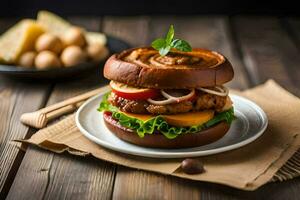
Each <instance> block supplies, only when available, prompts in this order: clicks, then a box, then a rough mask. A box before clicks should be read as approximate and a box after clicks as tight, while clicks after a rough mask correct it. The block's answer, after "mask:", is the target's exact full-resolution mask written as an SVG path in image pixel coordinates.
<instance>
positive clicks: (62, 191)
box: [7, 17, 115, 199]
mask: <svg viewBox="0 0 300 200" xmlns="http://www.w3.org/2000/svg"><path fill="white" fill-rule="evenodd" d="M70 21H71V22H73V23H74V24H76V25H80V26H83V27H86V28H87V29H89V30H91V31H99V30H100V28H101V21H100V19H99V18H92V19H90V18H78V17H73V18H70ZM103 84H104V79H103V77H102V69H101V68H100V67H99V68H98V69H96V70H95V71H93V72H91V73H90V74H89V75H88V76H87V77H84V78H81V79H76V80H75V81H69V82H64V83H58V84H56V86H55V87H54V89H53V92H52V94H51V96H50V98H49V101H48V103H47V104H48V105H51V104H53V103H56V102H59V101H62V100H63V99H66V98H69V97H72V96H75V95H78V94H81V93H84V92H86V91H88V90H91V89H93V88H97V87H100V86H101V85H103ZM114 172H115V167H114V165H112V164H109V163H107V162H104V161H100V160H96V159H94V158H91V157H89V158H79V157H75V156H69V155H67V154H62V155H60V154H54V153H51V152H46V151H41V150H39V149H37V148H35V147H29V148H28V150H27V152H26V155H25V157H24V160H23V162H22V165H21V166H20V169H19V171H18V174H17V176H16V179H15V181H14V183H13V185H12V188H11V190H10V191H11V192H10V193H9V195H8V197H7V199H30V197H36V198H37V199H65V198H69V199H97V198H99V197H101V199H110V197H111V194H112V189H113V181H114ZM24 179H25V180H26V182H27V183H28V184H26V185H24Z"/></svg>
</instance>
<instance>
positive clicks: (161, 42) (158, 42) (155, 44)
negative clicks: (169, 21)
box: [151, 38, 166, 51]
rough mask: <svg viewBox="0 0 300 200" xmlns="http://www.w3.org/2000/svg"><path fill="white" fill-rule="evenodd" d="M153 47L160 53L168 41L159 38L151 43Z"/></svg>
mask: <svg viewBox="0 0 300 200" xmlns="http://www.w3.org/2000/svg"><path fill="white" fill-rule="evenodd" d="M151 46H152V47H153V48H154V49H156V50H158V51H159V50H160V49H161V48H163V47H165V46H166V41H165V39H163V38H158V39H156V40H154V41H153V42H152V43H151Z"/></svg>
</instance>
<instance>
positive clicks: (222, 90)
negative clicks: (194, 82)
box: [197, 86, 229, 97]
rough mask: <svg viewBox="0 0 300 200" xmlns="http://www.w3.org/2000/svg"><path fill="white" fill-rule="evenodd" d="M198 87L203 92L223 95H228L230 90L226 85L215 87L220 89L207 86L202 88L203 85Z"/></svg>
mask: <svg viewBox="0 0 300 200" xmlns="http://www.w3.org/2000/svg"><path fill="white" fill-rule="evenodd" d="M197 89H198V90H201V91H203V92H206V93H210V94H215V95H218V96H222V97H225V96H227V95H228V92H229V91H228V89H227V88H226V87H224V86H215V89H217V90H218V91H216V90H211V89H207V88H202V87H199V88H197Z"/></svg>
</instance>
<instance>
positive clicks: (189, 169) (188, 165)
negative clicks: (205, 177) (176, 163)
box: [181, 158, 204, 174]
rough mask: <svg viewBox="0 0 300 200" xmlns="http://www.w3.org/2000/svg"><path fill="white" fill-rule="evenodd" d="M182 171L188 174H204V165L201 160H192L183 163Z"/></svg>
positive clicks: (185, 160)
mask: <svg viewBox="0 0 300 200" xmlns="http://www.w3.org/2000/svg"><path fill="white" fill-rule="evenodd" d="M181 169H182V170H183V172H184V173H186V174H200V173H203V172H204V167H203V164H202V163H201V162H200V161H199V160H197V159H191V158H187V159H184V160H183V161H182V163H181Z"/></svg>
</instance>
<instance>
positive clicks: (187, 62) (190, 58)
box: [104, 47, 234, 89]
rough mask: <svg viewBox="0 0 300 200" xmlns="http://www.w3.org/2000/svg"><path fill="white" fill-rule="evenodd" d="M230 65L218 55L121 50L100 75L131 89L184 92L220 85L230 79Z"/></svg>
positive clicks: (138, 49)
mask: <svg viewBox="0 0 300 200" xmlns="http://www.w3.org/2000/svg"><path fill="white" fill-rule="evenodd" d="M233 75H234V73H233V69H232V66H231V64H230V62H229V61H228V60H227V59H226V58H225V57H224V56H223V55H221V54H219V53H217V52H215V51H210V50H205V49H197V48H196V49H193V51H192V52H181V51H172V52H170V53H169V54H168V55H166V56H160V54H159V53H158V51H156V50H154V49H153V48H151V47H142V48H134V49H128V50H125V51H123V52H121V53H119V54H114V55H112V56H111V57H110V58H109V59H108V60H107V62H106V64H105V66H104V76H105V77H106V78H108V79H110V80H114V81H117V82H120V83H124V84H127V85H130V86H133V87H144V88H158V89H185V88H196V87H213V86H216V85H222V84H224V83H226V82H228V81H230V80H231V79H232V78H233Z"/></svg>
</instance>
